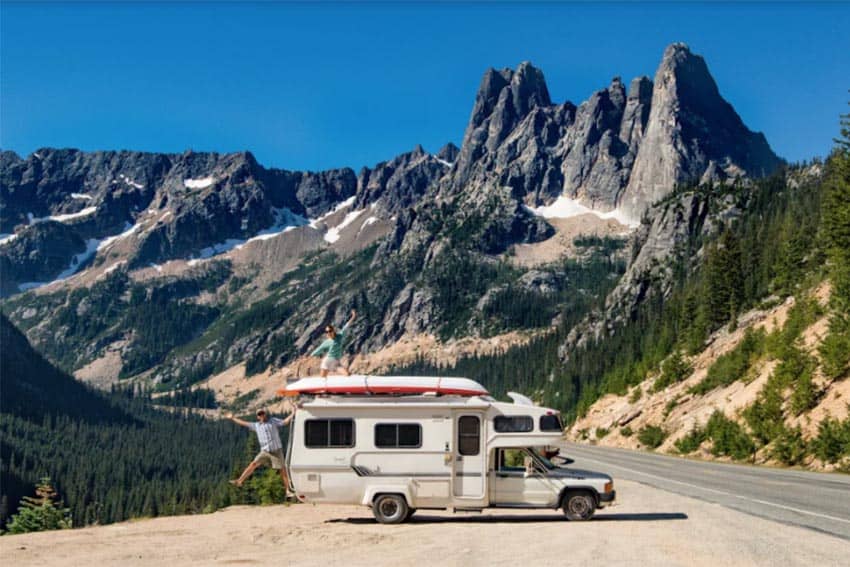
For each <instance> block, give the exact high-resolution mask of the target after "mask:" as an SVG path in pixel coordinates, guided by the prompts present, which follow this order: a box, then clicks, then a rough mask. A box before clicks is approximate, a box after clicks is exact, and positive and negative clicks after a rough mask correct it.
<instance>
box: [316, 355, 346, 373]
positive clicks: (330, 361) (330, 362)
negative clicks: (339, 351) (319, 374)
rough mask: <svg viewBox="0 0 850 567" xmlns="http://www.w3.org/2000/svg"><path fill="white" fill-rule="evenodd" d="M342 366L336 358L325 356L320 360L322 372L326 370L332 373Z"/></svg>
mask: <svg viewBox="0 0 850 567" xmlns="http://www.w3.org/2000/svg"><path fill="white" fill-rule="evenodd" d="M340 366H342V364H341V363H340V361H339V359H338V358H331V357H329V356H326V357H325V358H323V359H322V365H321V367H320V368H321V369H322V370H327V371H328V372H334V371H335V370H339V367H340Z"/></svg>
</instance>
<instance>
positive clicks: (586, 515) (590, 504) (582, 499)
mask: <svg viewBox="0 0 850 567" xmlns="http://www.w3.org/2000/svg"><path fill="white" fill-rule="evenodd" d="M595 511H596V499H594V498H593V495H592V494H590V493H588V492H571V493H569V494H567V496H566V497H565V498H564V515H565V516H566V517H567V519H568V520H571V521H584V520H589V519H590V518H592V517H593V513H594V512H595Z"/></svg>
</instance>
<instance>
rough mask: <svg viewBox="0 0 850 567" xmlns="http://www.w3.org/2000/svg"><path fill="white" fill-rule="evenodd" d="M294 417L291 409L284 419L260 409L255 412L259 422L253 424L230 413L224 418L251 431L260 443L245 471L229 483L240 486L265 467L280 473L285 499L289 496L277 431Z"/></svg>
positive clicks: (281, 447)
mask: <svg viewBox="0 0 850 567" xmlns="http://www.w3.org/2000/svg"><path fill="white" fill-rule="evenodd" d="M294 416H295V410H294V409H293V410H292V411H290V412H289V415H288V416H287V417H286V418H285V419H281V418H279V417H269V415H268V412H266V410H265V409H262V408H261V409H259V410H257V419H258V420H259V421H255V422H250V421H244V420H242V419H239V418H238V417H235V416H234V415H233V413H232V412H231V413H228V414H227V415H225V417H226V418H227V419H229V420H230V421H232V422H233V423H235V424H237V425H241V426H242V427H247V428H248V429H251V430H253V431H254V432H255V433H256V434H257V440H258V441H259V442H260V452H259V453H257V456H256V457H254V460H253V461H251V463H250V464H249V465H248V466H247V467H245V470H244V471H242V474H241V475H240V476H239V478H237V479H236V480H231V481H230V483H231V484H233V485H235V486H242V484H243V483H244V482H245V481H246V480H248V478H250V476H251V475H252V474H254V471H255V470H257V469H258V468H259V467H261V466H263V465H265V466H268V467H271V468H273V469H275V470H277V471H280V480H281V481H282V482H283V486H284V488H285V489H286V496H287V498H288V497H289V496H290V493H289V478H287V476H286V464H285V457H284V454H283V444H282V443H281V441H280V434H279V432H278V430H279V429H280V428H281V427H283V426H285V425H288V424H289V422H291V421H292V418H293V417H294Z"/></svg>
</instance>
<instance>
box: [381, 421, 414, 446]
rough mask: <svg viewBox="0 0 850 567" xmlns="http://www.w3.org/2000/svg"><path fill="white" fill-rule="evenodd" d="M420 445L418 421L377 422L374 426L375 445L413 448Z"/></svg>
mask: <svg viewBox="0 0 850 567" xmlns="http://www.w3.org/2000/svg"><path fill="white" fill-rule="evenodd" d="M421 446H422V426H421V425H419V424H418V423H379V424H378V425H376V426H375V447H379V448H381V449H415V448H419V447H421Z"/></svg>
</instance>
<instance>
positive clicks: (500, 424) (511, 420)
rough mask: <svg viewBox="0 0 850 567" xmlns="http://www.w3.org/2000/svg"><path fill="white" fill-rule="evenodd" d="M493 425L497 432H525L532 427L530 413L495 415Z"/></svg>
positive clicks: (532, 421) (532, 422)
mask: <svg viewBox="0 0 850 567" xmlns="http://www.w3.org/2000/svg"><path fill="white" fill-rule="evenodd" d="M493 426H494V427H495V428H496V431H497V432H499V433H525V432H526V431H531V430H533V429H534V420H533V419H531V416H530V415H497V416H496V417H495V419H493Z"/></svg>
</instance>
